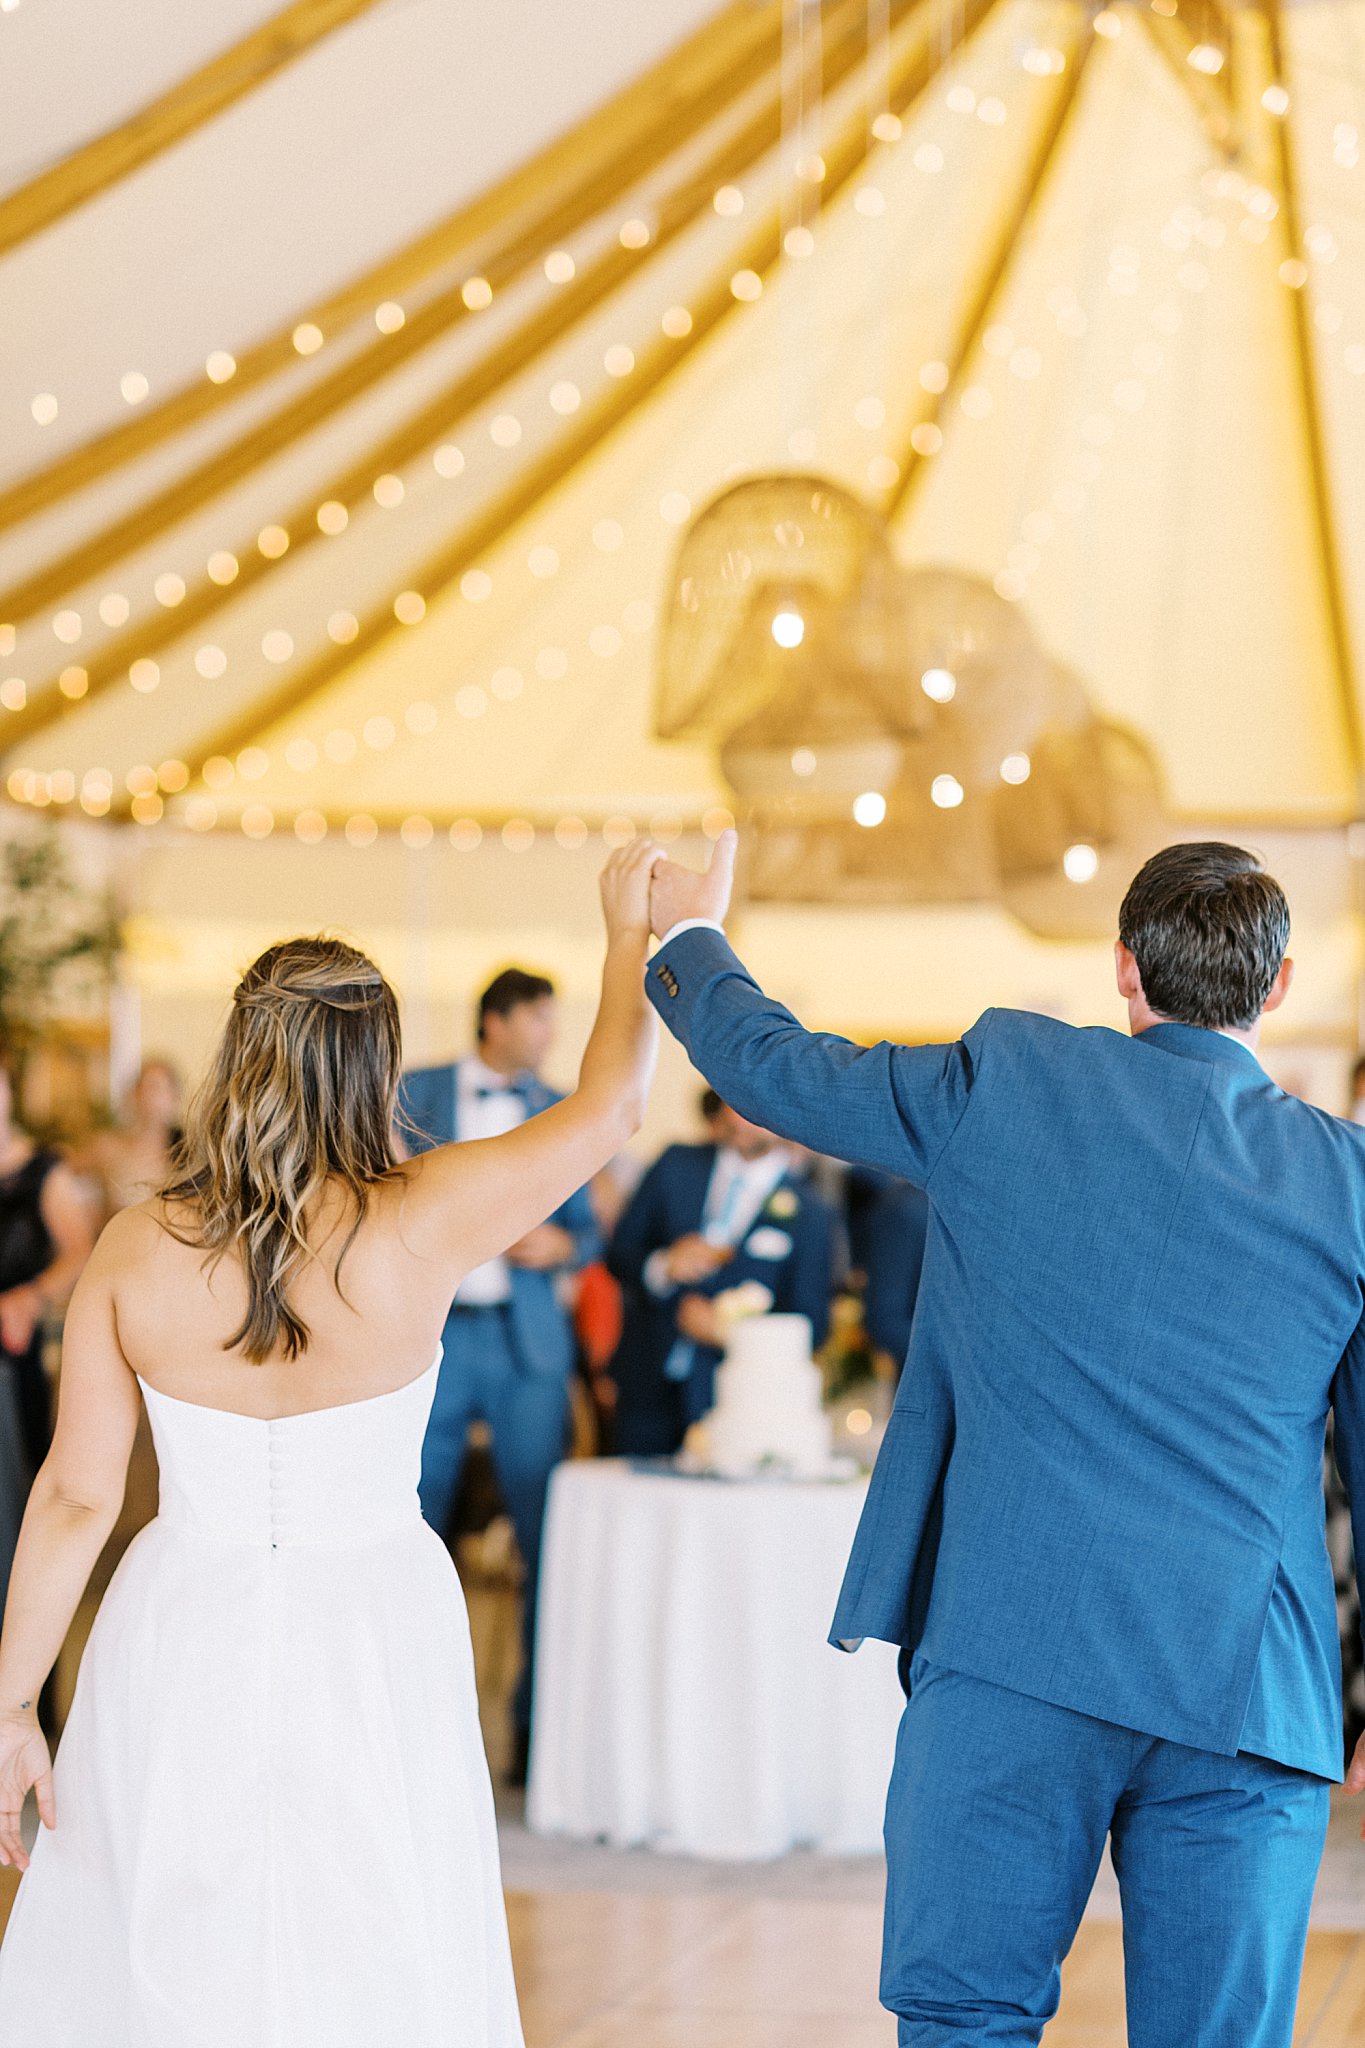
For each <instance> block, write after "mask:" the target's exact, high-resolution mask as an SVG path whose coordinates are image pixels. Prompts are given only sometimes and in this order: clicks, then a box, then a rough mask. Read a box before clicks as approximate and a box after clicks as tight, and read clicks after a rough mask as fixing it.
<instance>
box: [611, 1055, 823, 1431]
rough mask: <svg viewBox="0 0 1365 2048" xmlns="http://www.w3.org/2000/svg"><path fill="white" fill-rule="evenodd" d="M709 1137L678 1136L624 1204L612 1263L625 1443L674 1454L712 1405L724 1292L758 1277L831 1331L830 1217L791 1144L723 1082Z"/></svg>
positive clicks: (706, 1112)
mask: <svg viewBox="0 0 1365 2048" xmlns="http://www.w3.org/2000/svg"><path fill="white" fill-rule="evenodd" d="M702 1115H703V1117H704V1119H705V1122H706V1125H707V1130H708V1133H709V1136H710V1140H711V1142H710V1143H709V1144H706V1145H670V1146H669V1147H668V1149H667V1150H666V1151H665V1152H664V1153H663V1154H662V1155H661V1157H660V1158H659V1159H657V1160H656V1161H655V1163H654V1165H653V1166H652V1167H651V1168H650V1169H649V1172H648V1173H647V1174H646V1175H645V1177H644V1179H643V1180H642V1181H641V1182H640V1185H639V1187H638V1188H637V1189H636V1191H635V1194H634V1196H633V1197H632V1198H631V1200H630V1202H629V1203H628V1204H627V1205H626V1208H625V1211H624V1212H623V1214H622V1216H621V1220H620V1222H619V1223H618V1224H617V1226H616V1230H615V1232H614V1234H613V1236H612V1240H611V1246H610V1249H609V1251H608V1254H607V1263H608V1265H609V1266H610V1267H611V1270H612V1272H613V1273H614V1274H615V1275H616V1278H617V1279H618V1280H619V1281H620V1283H621V1286H622V1289H623V1292H624V1296H625V1303H624V1307H625V1316H624V1323H623V1327H622V1331H621V1342H620V1345H619V1346H618V1348H617V1352H616V1356H615V1358H614V1359H613V1361H612V1367H611V1372H612V1378H613V1379H614V1380H615V1382H616V1386H617V1391H618V1407H617V1412H616V1448H617V1449H618V1450H619V1451H621V1452H623V1453H624V1454H625V1455H626V1456H628V1457H671V1456H672V1455H673V1453H674V1452H675V1451H678V1450H680V1449H681V1448H682V1442H683V1438H684V1436H685V1435H686V1432H687V1430H688V1428H689V1426H690V1425H691V1424H692V1423H694V1422H696V1421H698V1420H699V1419H700V1418H701V1417H702V1416H703V1415H704V1414H705V1413H706V1411H707V1409H708V1408H710V1406H711V1404H712V1400H713V1397H714V1386H715V1377H716V1367H717V1366H718V1365H719V1364H720V1360H721V1346H722V1344H723V1342H724V1330H723V1327H722V1324H721V1320H720V1316H719V1313H718V1311H717V1307H716V1301H715V1297H716V1296H717V1295H718V1294H722V1293H725V1292H726V1291H727V1290H728V1289H730V1288H733V1287H738V1286H741V1285H742V1284H744V1283H745V1282H746V1281H747V1282H754V1281H757V1282H758V1283H759V1284H760V1285H762V1286H764V1287H766V1288H767V1290H768V1292H769V1294H770V1295H771V1296H772V1305H773V1307H774V1308H775V1309H778V1310H780V1311H784V1312H786V1313H788V1314H793V1315H804V1316H808V1317H809V1318H810V1324H811V1334H812V1337H813V1339H814V1341H815V1343H816V1344H817V1345H818V1344H821V1343H823V1342H824V1338H825V1333H826V1330H827V1328H828V1325H829V1298H830V1292H831V1282H832V1275H831V1220H832V1219H831V1217H830V1213H829V1211H828V1209H827V1208H826V1207H825V1204H824V1203H823V1202H822V1201H821V1200H820V1197H819V1196H818V1195H817V1194H816V1192H815V1190H814V1189H813V1188H811V1187H808V1186H807V1185H806V1184H805V1183H804V1182H803V1181H801V1180H799V1179H798V1178H797V1176H796V1175H795V1173H794V1172H793V1160H792V1154H791V1152H790V1151H789V1150H788V1149H787V1147H786V1146H785V1145H782V1144H780V1143H779V1142H778V1140H777V1139H776V1138H775V1137H774V1136H773V1134H772V1132H771V1131H768V1130H765V1129H764V1128H763V1127H762V1126H761V1125H760V1124H755V1123H750V1122H749V1120H748V1119H747V1118H746V1117H742V1116H740V1115H739V1114H738V1112H737V1111H735V1110H733V1109H731V1108H730V1107H729V1105H728V1104H727V1103H724V1102H722V1101H721V1099H720V1097H719V1096H718V1095H717V1094H716V1092H715V1090H714V1089H711V1088H708V1089H707V1091H706V1094H705V1095H704V1096H703V1098H702Z"/></svg>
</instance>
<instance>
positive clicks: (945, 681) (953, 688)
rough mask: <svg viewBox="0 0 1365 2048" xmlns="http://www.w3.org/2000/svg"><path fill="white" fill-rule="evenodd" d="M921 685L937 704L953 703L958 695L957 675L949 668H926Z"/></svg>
mask: <svg viewBox="0 0 1365 2048" xmlns="http://www.w3.org/2000/svg"><path fill="white" fill-rule="evenodd" d="M919 686H920V688H921V689H922V690H923V692H924V694H925V696H926V697H929V698H932V700H933V702H934V703H935V704H951V703H952V701H953V698H954V697H955V696H956V695H957V677H956V676H955V675H954V674H953V672H952V670H951V669H947V668H927V669H925V671H924V674H923V675H922V676H921V677H920V679H919Z"/></svg>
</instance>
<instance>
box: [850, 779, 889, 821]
mask: <svg viewBox="0 0 1365 2048" xmlns="http://www.w3.org/2000/svg"><path fill="white" fill-rule="evenodd" d="M885 816H886V798H885V797H884V796H883V795H882V793H881V791H880V790H878V789H865V790H864V791H863V793H862V795H861V796H858V797H855V798H854V799H853V817H854V822H855V823H856V824H859V825H863V826H865V827H866V828H867V829H868V830H869V831H871V830H872V828H873V827H874V826H876V825H880V824H881V822H882V820H883V819H884V818H885Z"/></svg>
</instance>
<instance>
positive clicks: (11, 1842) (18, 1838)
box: [0, 1714, 57, 1870]
mask: <svg viewBox="0 0 1365 2048" xmlns="http://www.w3.org/2000/svg"><path fill="white" fill-rule="evenodd" d="M30 1790H32V1791H34V1792H36V1794H37V1796H38V1817H39V1819H40V1820H41V1821H42V1823H43V1826H44V1827H47V1828H55V1827H56V1825H57V1807H56V1802H55V1800H54V1798H53V1795H52V1759H51V1757H50V1756H49V1755H48V1749H47V1738H46V1737H45V1736H44V1734H43V1731H42V1729H41V1728H40V1727H39V1726H38V1722H37V1719H36V1718H35V1717H33V1716H30V1715H28V1714H24V1715H21V1716H17V1717H15V1718H13V1719H9V1718H3V1719H0V1863H12V1864H13V1865H14V1866H15V1868H16V1870H27V1869H28V1855H27V1852H26V1851H25V1848H24V1839H23V1835H22V1834H21V1832H20V1821H21V1817H22V1815H23V1811H24V1800H25V1798H26V1796H27V1794H28V1793H29V1791H30Z"/></svg>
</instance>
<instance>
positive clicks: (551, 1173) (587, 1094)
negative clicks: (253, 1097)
mask: <svg viewBox="0 0 1365 2048" xmlns="http://www.w3.org/2000/svg"><path fill="white" fill-rule="evenodd" d="M660 857H661V856H660V853H659V849H658V847H657V846H655V845H654V844H653V843H652V842H651V841H649V840H647V839H637V840H633V841H632V842H631V844H630V845H629V846H626V847H623V848H622V849H621V850H620V851H619V852H618V853H615V854H613V855H612V857H611V859H610V860H609V861H608V863H607V865H606V867H605V869H604V870H603V873H602V910H603V915H604V917H605V919H606V926H607V953H606V959H605V962H604V964H603V968H602V994H601V999H600V1001H599V1003H598V1007H597V1019H596V1022H595V1023H594V1025H593V1029H592V1035H591V1037H590V1038H589V1040H588V1043H587V1046H586V1048H585V1050H584V1053H583V1060H582V1065H581V1067H580V1069H579V1076H578V1086H577V1088H576V1089H575V1090H574V1092H573V1093H572V1094H571V1095H567V1096H566V1097H565V1098H564V1100H563V1101H562V1102H558V1103H555V1104H554V1105H553V1106H552V1107H551V1108H549V1109H546V1110H542V1111H541V1112H540V1114H539V1115H538V1116H534V1117H530V1118H528V1120H527V1121H526V1122H525V1123H523V1124H521V1125H519V1126H518V1127H517V1129H516V1130H513V1131H509V1132H507V1133H506V1135H505V1136H503V1137H500V1138H478V1139H470V1140H465V1141H463V1142H461V1143H458V1144H453V1145H438V1146H436V1147H435V1148H434V1149H433V1150H432V1151H429V1152H423V1153H421V1154H419V1155H418V1156H417V1157H416V1158H414V1159H411V1160H408V1161H406V1162H405V1163H404V1165H403V1166H402V1167H401V1169H400V1171H401V1172H402V1173H403V1174H404V1175H405V1176H406V1177H407V1179H408V1183H409V1186H408V1192H407V1196H406V1200H405V1203H404V1210H403V1237H404V1240H405V1242H406V1243H407V1244H408V1246H409V1247H410V1249H411V1250H413V1251H414V1252H417V1253H418V1254H419V1255H421V1256H425V1257H434V1258H439V1259H441V1260H443V1261H445V1262H447V1263H448V1264H449V1265H450V1268H451V1272H452V1280H453V1281H454V1280H458V1279H459V1278H460V1277H461V1276H462V1275H463V1274H464V1273H467V1272H469V1271H471V1270H472V1269H473V1268H474V1267H475V1266H479V1265H482V1263H483V1262H484V1260H485V1259H490V1258H495V1257H496V1256H497V1255H498V1254H499V1253H500V1252H503V1251H506V1249H507V1247H508V1246H509V1245H511V1244H515V1243H516V1241H517V1239H518V1238H519V1237H522V1236H524V1235H525V1233H526V1232H527V1231H528V1230H531V1229H533V1228H534V1226H535V1225H536V1224H537V1223H543V1222H544V1220H545V1218H546V1217H547V1216H550V1215H553V1213H554V1211H555V1210H556V1209H557V1208H558V1207H559V1206H560V1204H561V1203H562V1202H565V1201H567V1199H568V1198H569V1196H570V1195H571V1194H573V1193H574V1191H575V1189H577V1188H581V1187H583V1186H585V1185H586V1183H587V1182H588V1181H590V1180H591V1179H592V1177H593V1175H594V1174H595V1173H597V1172H598V1171H599V1170H600V1169H601V1168H602V1167H603V1166H605V1165H606V1163H607V1161H608V1160H609V1159H610V1158H612V1156H613V1155H614V1154H615V1153H616V1152H618V1151H619V1150H620V1148H621V1146H622V1145H623V1144H625V1142H626V1140H627V1139H628V1138H630V1137H632V1136H633V1135H634V1133H635V1132H636V1131H637V1130H638V1129H639V1127H640V1122H641V1119H642V1118H643V1116H644V1107H645V1100H646V1097H647V1096H648V1094H649V1084H650V1080H651V1078H652V1076H653V1072H654V1062H655V1059H656V1056H657V1053H658V1025H657V1020H656V1018H655V1017H654V1014H653V1012H652V1011H651V1009H650V1007H649V1004H648V1002H647V1001H646V999H645V993H644V966H645V956H646V951H647V948H648V945H649V888H650V877H651V875H652V873H653V869H654V865H655V863H656V861H658V860H659V859H660Z"/></svg>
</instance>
